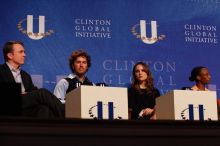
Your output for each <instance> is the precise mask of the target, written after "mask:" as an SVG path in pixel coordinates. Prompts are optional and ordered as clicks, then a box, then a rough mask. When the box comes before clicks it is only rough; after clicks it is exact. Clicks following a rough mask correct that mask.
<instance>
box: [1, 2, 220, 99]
mask: <svg viewBox="0 0 220 146" xmlns="http://www.w3.org/2000/svg"><path fill="white" fill-rule="evenodd" d="M219 11H220V0H179V1H176V0H166V1H164V0H138V1H134V0H74V1H72V0H65V1H62V0H31V1H28V0H19V1H17V0H1V2H0V18H1V19H0V44H2V45H3V44H4V43H5V42H6V41H8V40H21V41H23V42H24V44H25V49H26V55H27V57H26V64H25V65H24V66H23V69H25V70H26V71H28V72H29V73H30V74H31V75H32V78H33V80H34V82H35V83H36V84H37V85H38V86H39V87H45V88H47V89H49V90H51V91H53V89H54V86H55V84H56V82H57V81H58V80H59V79H60V78H61V77H63V76H65V75H68V74H69V73H70V69H69V67H68V57H69V55H70V53H71V52H72V51H73V50H76V49H79V48H83V49H85V50H86V51H87V52H88V53H89V54H90V55H91V57H92V66H91V68H90V70H89V72H88V74H87V75H88V77H89V78H90V79H91V80H92V81H93V82H105V83H107V84H109V85H111V86H116V87H117V86H118V87H124V86H127V85H128V84H129V83H130V77H131V71H132V67H133V65H134V63H135V62H137V61H145V62H146V63H148V64H149V66H150V68H151V71H152V73H153V76H154V80H155V85H156V86H157V88H158V89H160V91H161V93H162V94H164V93H165V92H167V91H169V90H172V89H180V88H181V87H182V86H191V85H192V84H193V83H190V82H189V81H188V77H189V76H190V72H191V69H192V68H193V67H195V66H198V65H202V66H207V67H208V68H209V70H210V72H211V75H212V81H211V85H212V88H216V90H217V91H218V92H219V84H220V78H219V75H220V69H219V66H220V61H217V60H218V58H219V57H220V51H219V49H220V45H219V40H218V36H219V35H220V31H219V26H220V19H218V18H219ZM145 30H146V31H145ZM0 61H1V62H2V63H3V62H4V60H3V57H2V55H1V56H0ZM218 94H219V93H218ZM218 96H219V95H218Z"/></svg>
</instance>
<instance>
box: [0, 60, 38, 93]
mask: <svg viewBox="0 0 220 146" xmlns="http://www.w3.org/2000/svg"><path fill="white" fill-rule="evenodd" d="M21 79H22V82H23V84H24V88H25V92H31V91H33V90H36V89H37V87H36V86H34V84H33V82H32V79H31V76H30V75H29V74H28V73H27V72H25V71H24V70H21ZM0 83H15V79H14V77H13V74H12V72H11V70H10V68H9V67H8V65H7V64H6V63H5V64H2V65H0Z"/></svg>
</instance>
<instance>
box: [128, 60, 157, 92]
mask: <svg viewBox="0 0 220 146" xmlns="http://www.w3.org/2000/svg"><path fill="white" fill-rule="evenodd" d="M138 65H142V66H143V69H144V72H146V74H147V79H146V90H147V93H149V94H151V93H152V92H153V90H154V79H153V77H152V75H151V71H150V69H149V66H148V65H147V64H146V63H144V62H137V63H136V64H135V65H134V67H133V71H132V83H131V85H132V87H133V88H135V89H137V90H138V91H139V92H141V90H140V86H139V81H138V79H137V78H136V75H135V71H136V67H137V66H138Z"/></svg>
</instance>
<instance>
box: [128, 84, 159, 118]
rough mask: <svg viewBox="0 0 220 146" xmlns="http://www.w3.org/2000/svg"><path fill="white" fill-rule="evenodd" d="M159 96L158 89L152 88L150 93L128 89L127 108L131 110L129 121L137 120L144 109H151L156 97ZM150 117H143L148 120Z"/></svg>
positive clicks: (144, 90) (143, 90)
mask: <svg viewBox="0 0 220 146" xmlns="http://www.w3.org/2000/svg"><path fill="white" fill-rule="evenodd" d="M159 96H160V92H159V90H158V89H156V88H154V90H153V92H152V93H147V90H146V89H141V90H140V91H138V90H136V89H134V88H129V89H128V107H129V108H130V109H132V113H131V119H138V118H139V113H140V112H141V110H143V109H145V108H151V109H153V108H154V106H155V105H156V97H159ZM150 117H151V115H149V116H146V117H144V119H149V118H150Z"/></svg>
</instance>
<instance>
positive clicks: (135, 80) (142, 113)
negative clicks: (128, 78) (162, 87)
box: [128, 62, 160, 120]
mask: <svg viewBox="0 0 220 146" xmlns="http://www.w3.org/2000/svg"><path fill="white" fill-rule="evenodd" d="M158 96H160V93H159V91H158V90H157V89H156V88H155V87H154V84H153V77H152V75H151V72H150V70H149V67H148V66H147V65H146V64H145V63H143V62H138V63H136V64H135V65H134V67H133V72H132V84H131V87H130V88H129V89H128V106H129V111H130V112H131V115H130V119H146V120H151V119H156V114H155V104H156V97H158Z"/></svg>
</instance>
